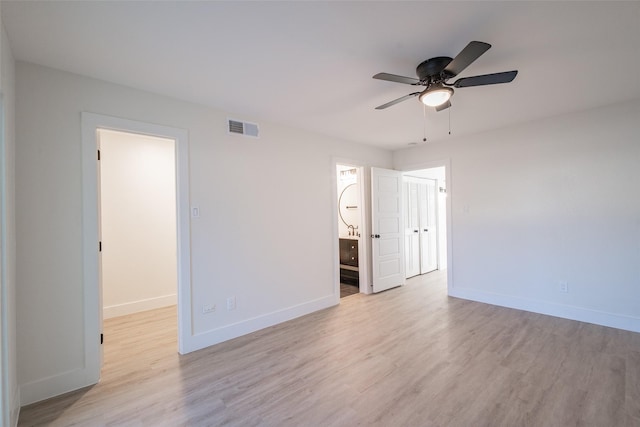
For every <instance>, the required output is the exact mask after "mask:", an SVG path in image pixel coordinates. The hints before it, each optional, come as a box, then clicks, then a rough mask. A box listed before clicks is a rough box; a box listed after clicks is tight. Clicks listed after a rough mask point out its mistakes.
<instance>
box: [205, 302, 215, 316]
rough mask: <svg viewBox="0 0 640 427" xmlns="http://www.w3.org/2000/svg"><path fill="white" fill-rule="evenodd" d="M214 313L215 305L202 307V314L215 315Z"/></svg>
mask: <svg viewBox="0 0 640 427" xmlns="http://www.w3.org/2000/svg"><path fill="white" fill-rule="evenodd" d="M214 311H216V305H215V304H205V305H203V306H202V314H208V313H213V312H214Z"/></svg>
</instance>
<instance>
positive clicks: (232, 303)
mask: <svg viewBox="0 0 640 427" xmlns="http://www.w3.org/2000/svg"><path fill="white" fill-rule="evenodd" d="M235 309H236V297H229V298H227V310H228V311H231V310H235Z"/></svg>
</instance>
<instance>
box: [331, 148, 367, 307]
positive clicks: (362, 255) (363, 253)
mask: <svg viewBox="0 0 640 427" xmlns="http://www.w3.org/2000/svg"><path fill="white" fill-rule="evenodd" d="M338 165H341V166H350V167H353V168H355V169H356V170H357V182H358V189H359V192H360V194H359V201H360V202H359V203H360V206H362V209H360V224H361V225H360V227H361V228H360V239H359V240H358V279H359V290H360V293H363V294H370V293H371V284H370V283H369V277H370V274H369V272H370V265H369V250H370V247H369V244H370V239H367V238H365V237H366V236H368V233H369V222H368V219H367V216H368V215H367V214H366V213H367V212H369V202H368V199H367V197H366V194H367V193H366V191H365V190H368V188H369V182H367V181H366V180H365V176H366V174H365V173H364V169H365V166H364V165H362V164H361V163H359V162H355V161H353V160H348V159H342V158H332V159H331V170H332V174H331V176H332V179H331V184H332V186H331V195H332V197H331V200H332V203H331V212H332V225H333V236H334V240H333V274H334V294H335V295H336V298H337V299H336V304H339V303H340V236H339V234H340V231H339V230H340V229H339V227H338V177H337V167H338Z"/></svg>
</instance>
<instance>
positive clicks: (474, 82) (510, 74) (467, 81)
mask: <svg viewBox="0 0 640 427" xmlns="http://www.w3.org/2000/svg"><path fill="white" fill-rule="evenodd" d="M517 74H518V70H513V71H505V72H502V73H493V74H483V75H481V76H472V77H463V78H461V79H458V80H456V81H455V82H454V83H453V87H470V86H484V85H495V84H498V83H509V82H511V81H513V79H515V78H516V75H517Z"/></svg>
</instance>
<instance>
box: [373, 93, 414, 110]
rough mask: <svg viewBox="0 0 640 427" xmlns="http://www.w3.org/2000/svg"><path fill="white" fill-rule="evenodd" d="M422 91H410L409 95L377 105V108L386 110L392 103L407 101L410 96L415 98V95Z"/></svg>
mask: <svg viewBox="0 0 640 427" xmlns="http://www.w3.org/2000/svg"><path fill="white" fill-rule="evenodd" d="M420 93H421V92H414V93H410V94H409V95H405V96H403V97H400V98H398V99H394V100H393V101H389V102H387V103H386V104H382V105H379V106H377V107H376V110H384V109H385V108H388V107H391V106H392V105H396V104H397V103H399V102H402V101H406V100H407V99H409V98H413V97H414V96H417V95H420Z"/></svg>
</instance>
